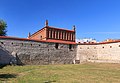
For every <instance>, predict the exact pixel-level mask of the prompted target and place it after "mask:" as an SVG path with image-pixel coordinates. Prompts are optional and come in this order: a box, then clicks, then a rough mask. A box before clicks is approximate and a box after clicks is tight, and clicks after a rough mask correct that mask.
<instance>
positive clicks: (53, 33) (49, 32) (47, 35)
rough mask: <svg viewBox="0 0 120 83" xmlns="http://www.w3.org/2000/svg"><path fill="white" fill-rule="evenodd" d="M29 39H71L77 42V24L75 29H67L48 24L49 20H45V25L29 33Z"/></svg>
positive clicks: (70, 40)
mask: <svg viewBox="0 0 120 83" xmlns="http://www.w3.org/2000/svg"><path fill="white" fill-rule="evenodd" d="M28 38H29V39H37V40H50V41H59V42H60V41H69V42H75V26H73V30H66V29H61V28H55V27H51V26H48V21H47V20H46V22H45V27H43V28H42V29H40V30H39V31H37V32H35V33H34V34H32V35H29V37H28Z"/></svg>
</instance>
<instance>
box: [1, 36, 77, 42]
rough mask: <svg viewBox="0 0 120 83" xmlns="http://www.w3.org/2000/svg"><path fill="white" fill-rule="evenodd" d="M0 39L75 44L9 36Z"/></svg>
mask: <svg viewBox="0 0 120 83" xmlns="http://www.w3.org/2000/svg"><path fill="white" fill-rule="evenodd" d="M0 39H12V40H20V41H34V42H46V43H61V44H76V42H70V41H62V40H37V39H29V38H18V37H10V36H0Z"/></svg>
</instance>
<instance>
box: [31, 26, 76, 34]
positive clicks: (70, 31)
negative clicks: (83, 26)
mask: <svg viewBox="0 0 120 83" xmlns="http://www.w3.org/2000/svg"><path fill="white" fill-rule="evenodd" d="M44 28H52V29H57V30H65V31H69V32H75V31H74V30H67V29H63V28H56V27H51V26H45V27H43V28H42V29H40V30H38V31H36V32H35V33H33V34H32V35H34V34H36V33H38V32H39V31H41V30H43V29H44ZM32 35H31V36H32Z"/></svg>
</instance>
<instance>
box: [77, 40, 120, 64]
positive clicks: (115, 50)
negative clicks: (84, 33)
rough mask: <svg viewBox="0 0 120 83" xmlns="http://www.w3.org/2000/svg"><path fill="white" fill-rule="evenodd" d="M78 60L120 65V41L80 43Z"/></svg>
mask: <svg viewBox="0 0 120 83" xmlns="http://www.w3.org/2000/svg"><path fill="white" fill-rule="evenodd" d="M76 60H80V63H82V62H101V63H120V41H113V42H103V43H79V44H78V45H77V55H76Z"/></svg>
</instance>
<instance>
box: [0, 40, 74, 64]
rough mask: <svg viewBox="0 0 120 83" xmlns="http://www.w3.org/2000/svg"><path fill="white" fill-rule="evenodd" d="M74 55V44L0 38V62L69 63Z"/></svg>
mask: <svg viewBox="0 0 120 83" xmlns="http://www.w3.org/2000/svg"><path fill="white" fill-rule="evenodd" d="M75 57H76V45H72V48H71V49H69V44H59V45H58V49H57V48H55V43H47V42H35V41H25V40H24V41H22V40H14V39H0V64H10V63H15V64H27V65H31V64H34V65H38V64H71V63H73V60H74V59H75Z"/></svg>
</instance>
